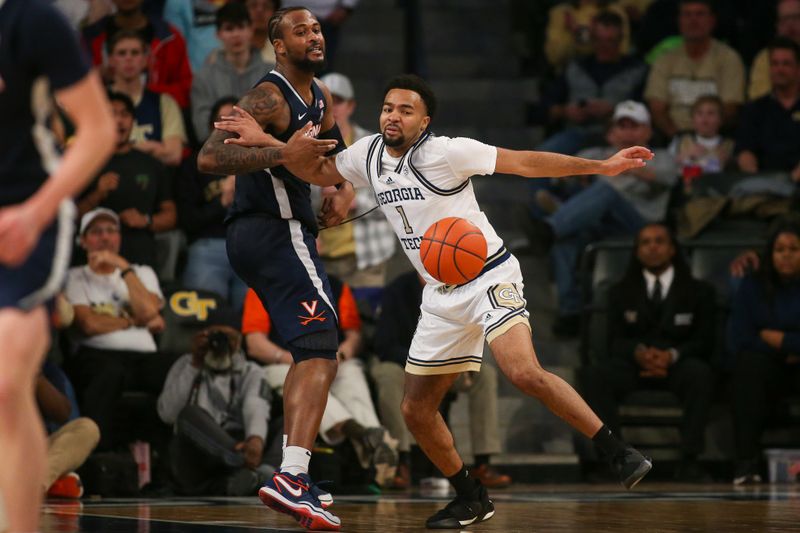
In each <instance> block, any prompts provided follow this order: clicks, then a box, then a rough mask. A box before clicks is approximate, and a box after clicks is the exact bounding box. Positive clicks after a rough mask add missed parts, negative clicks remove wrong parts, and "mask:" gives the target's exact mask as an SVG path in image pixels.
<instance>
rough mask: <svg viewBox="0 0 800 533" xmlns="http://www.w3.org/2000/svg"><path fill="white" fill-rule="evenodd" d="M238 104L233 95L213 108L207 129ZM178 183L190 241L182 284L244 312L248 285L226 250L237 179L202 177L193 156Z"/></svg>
mask: <svg viewBox="0 0 800 533" xmlns="http://www.w3.org/2000/svg"><path fill="white" fill-rule="evenodd" d="M237 101H238V98H236V97H233V96H230V97H227V98H222V99H220V100H218V101H217V102H216V103H215V104H214V106H213V108H212V109H211V115H210V117H208V121H209V126H207V128H213V122H214V121H215V120H218V119H219V117H221V116H226V115H230V114H232V113H233V106H234V104H236V102H237ZM178 180H179V185H178V187H176V188H175V195H176V200H177V203H178V225H179V226H180V227H181V229H183V231H184V232H186V236H187V237H188V239H189V252H188V257H187V259H186V269H185V270H184V271H183V285H184V286H185V287H186V288H189V289H206V290H209V291H213V292H215V293H216V294H218V295H219V296H222V297H223V298H225V299H226V300H227V301H228V303H229V304H230V305H231V307H233V308H234V309H236V310H237V311H241V309H242V305H243V304H244V296H245V294H246V293H247V285H245V284H244V282H243V281H242V280H240V279H239V276H237V275H236V273H235V272H234V271H233V269H232V268H231V264H230V261H228V253H227V251H226V248H225V235H226V230H225V214H226V213H227V211H228V206H230V205H231V202H233V193H234V190H235V184H236V176H233V175H231V176H216V175H213V174H203V173H202V172H200V171H199V170H197V154H196V153H194V154H193V155H192V157H190V158H188V159H187V160H186V161H184V163H183V165H182V166H181V172H180V174H179V178H178Z"/></svg>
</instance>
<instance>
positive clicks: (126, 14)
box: [83, 0, 192, 109]
mask: <svg viewBox="0 0 800 533" xmlns="http://www.w3.org/2000/svg"><path fill="white" fill-rule="evenodd" d="M114 4H115V5H116V6H117V12H116V13H115V14H113V15H108V16H106V17H103V18H102V19H100V20H99V21H97V22H96V23H95V24H92V25H91V26H87V27H86V28H84V30H83V40H84V44H85V45H86V47H87V48H88V50H89V53H90V54H91V57H92V63H94V64H95V65H97V66H102V67H103V72H104V76H103V77H104V78H105V79H106V81H108V82H111V81H112V80H113V79H114V69H115V68H116V67H115V66H114V65H112V64H111V63H110V58H109V57H108V56H109V55H110V54H111V50H110V48H109V47H108V43H107V41H109V40H111V39H112V38H113V37H114V34H115V33H117V32H118V31H124V30H128V31H135V32H137V33H139V34H140V35H141V36H142V38H143V39H144V43H145V46H146V48H147V49H148V50H150V52H151V54H150V56H149V57H148V58H147V61H146V62H145V68H143V69H142V71H144V72H146V73H147V88H148V89H149V90H150V91H152V92H154V93H166V94H168V95H170V96H172V98H173V99H175V101H176V102H177V103H178V105H179V106H180V107H181V108H184V109H186V108H188V107H189V90H190V89H191V87H192V70H191V67H190V66H189V58H188V56H187V55H186V41H184V39H183V35H181V33H180V32H179V31H178V30H177V29H175V27H174V26H172V25H170V24H168V23H167V22H165V21H164V20H163V19H161V18H157V17H152V16H148V15H146V14H145V13H144V12H143V11H142V0H114ZM106 54H108V55H106ZM139 74H141V71H140V72H138V73H137V76H138V75H139ZM134 101H137V99H136V98H134Z"/></svg>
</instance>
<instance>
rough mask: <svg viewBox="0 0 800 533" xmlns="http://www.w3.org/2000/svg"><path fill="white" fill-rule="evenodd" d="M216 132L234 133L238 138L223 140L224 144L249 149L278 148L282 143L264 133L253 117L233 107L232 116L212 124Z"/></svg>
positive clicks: (221, 118) (222, 117)
mask: <svg viewBox="0 0 800 533" xmlns="http://www.w3.org/2000/svg"><path fill="white" fill-rule="evenodd" d="M214 127H215V128H217V129H218V130H222V131H227V132H229V133H235V134H236V135H238V137H230V138H228V139H225V140H224V141H223V142H224V143H225V144H238V145H239V146H247V147H249V148H268V147H280V146H283V143H282V142H281V141H279V140H278V139H276V138H275V137H273V136H272V135H270V134H269V133H267V132H265V131H264V128H262V127H261V124H259V123H258V121H256V119H254V118H253V115H251V114H250V113H248V112H247V111H245V110H244V109H242V108H241V107H239V106H233V114H232V115H224V116H221V117H219V120H218V121H216V122H214Z"/></svg>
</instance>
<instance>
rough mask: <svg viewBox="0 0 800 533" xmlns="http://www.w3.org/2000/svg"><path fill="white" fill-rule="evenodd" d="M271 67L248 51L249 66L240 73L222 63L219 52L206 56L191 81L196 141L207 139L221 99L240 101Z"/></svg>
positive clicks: (223, 54)
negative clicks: (211, 120) (214, 110)
mask: <svg viewBox="0 0 800 533" xmlns="http://www.w3.org/2000/svg"><path fill="white" fill-rule="evenodd" d="M273 66H274V65H271V64H269V63H266V62H264V60H263V59H262V58H261V54H260V53H259V52H258V50H255V49H253V50H251V53H250V62H249V63H248V64H247V67H246V68H245V69H244V71H243V72H241V73H239V72H237V71H236V68H235V67H234V66H233V65H232V64H231V63H229V62H228V60H227V59H225V51H224V50H222V49H221V48H219V49H217V50H214V51H213V52H211V53H210V54H208V57H207V58H206V61H205V63H204V64H203V68H201V69H200V71H199V72H197V73H196V74H195V75H194V79H193V80H192V123H193V124H194V131H195V133H196V134H197V138H198V139H200V140H204V139H205V138H206V137H208V134H209V128H208V119H209V118H210V117H209V114H210V113H211V108H212V107H214V102H216V101H217V100H219V99H220V98H222V97H224V96H235V97H236V98H241V97H242V96H243V95H244V93H246V92H247V91H248V90H250V89H252V88H253V86H254V85H255V84H256V83H257V82H258V80H260V79H261V78H262V77H263V76H264V75H265V74H266V73H267V72H269V71H270V70H271V69H272V67H273Z"/></svg>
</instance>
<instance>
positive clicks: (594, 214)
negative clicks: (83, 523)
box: [533, 100, 677, 336]
mask: <svg viewBox="0 0 800 533" xmlns="http://www.w3.org/2000/svg"><path fill="white" fill-rule="evenodd" d="M612 120H613V124H612V126H611V128H610V129H609V131H608V135H607V140H608V143H609V146H604V147H596V148H588V149H586V150H584V151H582V152H580V153H579V154H578V155H579V156H580V157H587V158H589V159H605V158H606V157H609V156H611V155H612V154H614V153H615V152H617V151H618V150H621V149H623V148H628V147H631V146H636V145H639V146H647V144H648V143H649V142H650V138H651V136H652V133H653V131H652V129H651V127H650V113H648V111H647V108H646V107H645V106H644V104H641V103H639V102H633V101H630V100H629V101H625V102H621V103H619V104H617V107H616V108H615V109H614V115H613V118H612ZM654 153H655V157H654V158H653V159H652V160H651V161H648V163H647V166H646V167H642V168H637V169H634V170H631V171H629V172H625V173H622V174H620V175H618V176H598V179H596V180H595V181H594V183H592V184H591V185H590V186H589V187H587V188H586V189H584V190H582V191H581V192H579V193H578V194H576V195H575V196H573V197H571V198H570V199H569V200H567V201H566V202H564V204H563V205H561V206H560V207H559V208H558V210H557V211H556V212H555V213H554V214H553V215H551V216H550V217H548V218H546V219H544V220H543V221H537V220H535V219H534V221H533V222H534V227H533V230H534V235H533V242H541V243H542V244H543V245H544V246H545V247H549V245H551V244H552V245H553V250H552V253H551V257H552V260H553V263H554V271H555V278H556V286H557V289H558V305H559V318H558V320H557V321H556V322H555V324H554V325H553V331H554V332H555V333H556V334H557V335H560V336H574V335H577V333H578V328H579V325H580V316H579V312H580V310H581V294H580V290H579V287H578V284H577V282H576V279H575V269H576V268H577V265H578V256H579V255H580V253H581V251H582V250H583V249H584V247H585V246H586V245H587V244H588V243H589V242H591V241H592V240H595V239H600V238H605V237H609V236H612V235H633V234H635V233H636V232H637V231H639V229H640V228H641V227H642V226H643V225H644V224H645V223H646V222H659V221H662V220H664V217H665V215H666V212H667V204H668V202H669V196H670V191H671V189H672V186H673V185H674V184H675V182H676V179H677V170H676V167H675V160H674V159H673V158H672V157H671V156H670V155H669V153H668V152H667V151H666V150H660V149H656V150H654Z"/></svg>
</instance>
